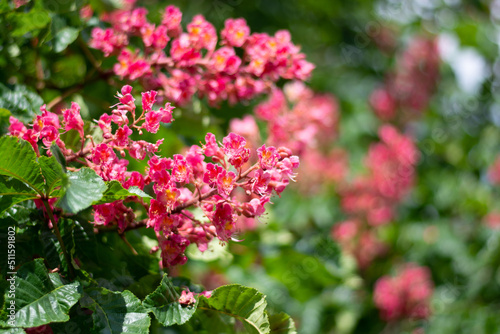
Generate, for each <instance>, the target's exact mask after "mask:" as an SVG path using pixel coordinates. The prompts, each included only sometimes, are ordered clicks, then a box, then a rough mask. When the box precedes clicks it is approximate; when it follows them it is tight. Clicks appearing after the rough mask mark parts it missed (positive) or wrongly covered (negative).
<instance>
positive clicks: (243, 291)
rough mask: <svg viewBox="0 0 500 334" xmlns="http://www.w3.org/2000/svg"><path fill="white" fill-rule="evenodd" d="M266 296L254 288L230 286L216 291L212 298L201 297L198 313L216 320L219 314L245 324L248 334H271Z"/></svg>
mask: <svg viewBox="0 0 500 334" xmlns="http://www.w3.org/2000/svg"><path fill="white" fill-rule="evenodd" d="M266 306H267V302H266V299H265V296H264V295H263V294H262V293H260V292H259V291H257V290H256V289H254V288H248V287H244V286H241V285H239V284H230V285H225V286H221V287H219V288H217V289H215V290H214V291H213V293H212V296H211V297H210V298H206V297H204V296H201V297H200V300H199V303H198V310H197V312H196V313H197V314H198V313H202V312H204V313H208V314H205V316H206V317H208V318H215V317H217V314H218V313H219V315H220V314H222V315H227V316H230V317H233V318H235V319H237V320H239V321H241V322H242V323H243V326H245V329H246V330H247V332H248V333H259V334H260V333H269V331H270V325H269V320H268V317H267V314H266V312H265V309H266Z"/></svg>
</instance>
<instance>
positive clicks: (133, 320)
mask: <svg viewBox="0 0 500 334" xmlns="http://www.w3.org/2000/svg"><path fill="white" fill-rule="evenodd" d="M81 305H82V307H86V308H89V309H91V310H92V311H94V313H92V318H93V320H94V331H95V332H96V333H109V334H114V333H117V334H118V333H130V334H134V333H137V334H141V333H144V334H146V333H149V326H150V324H151V318H150V317H149V315H148V312H147V311H146V310H145V309H144V307H143V306H142V304H141V301H140V300H139V298H137V297H136V296H135V295H134V294H133V293H132V292H130V291H127V290H125V291H123V292H113V291H109V290H107V289H104V288H91V289H88V290H86V291H85V295H84V297H83V298H82V300H81Z"/></svg>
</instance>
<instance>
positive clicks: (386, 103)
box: [370, 38, 439, 120]
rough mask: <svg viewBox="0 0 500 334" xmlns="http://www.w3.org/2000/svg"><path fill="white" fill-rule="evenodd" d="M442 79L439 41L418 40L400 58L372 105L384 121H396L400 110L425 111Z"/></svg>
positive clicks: (374, 97)
mask: <svg viewBox="0 0 500 334" xmlns="http://www.w3.org/2000/svg"><path fill="white" fill-rule="evenodd" d="M438 77H439V52H438V48H437V42H436V41H435V40H428V39H425V38H415V39H413V40H412V41H411V43H410V45H409V46H408V48H407V49H406V50H405V52H404V53H403V55H402V56H401V57H400V58H399V59H398V61H397V67H396V69H395V71H394V72H393V73H392V74H390V75H389V76H388V77H387V78H386V82H385V85H384V86H383V87H380V88H378V89H376V90H375V91H374V92H373V93H372V95H371V97H370V104H371V106H372V108H373V110H374V111H375V114H376V115H377V116H378V117H379V118H380V119H382V120H393V119H394V118H396V116H397V111H398V110H405V111H406V110H408V111H415V112H421V111H423V110H424V109H425V108H426V107H427V105H428V103H429V100H430V98H431V96H432V94H433V92H434V90H435V88H436V83H437V80H438ZM414 114H415V113H414ZM417 114H418V113H417Z"/></svg>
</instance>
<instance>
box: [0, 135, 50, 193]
mask: <svg viewBox="0 0 500 334" xmlns="http://www.w3.org/2000/svg"><path fill="white" fill-rule="evenodd" d="M0 174H1V175H7V176H11V177H13V178H16V179H18V180H20V181H22V182H24V183H25V184H27V185H28V186H29V187H30V188H31V189H33V190H34V191H36V192H37V193H38V194H40V195H43V194H44V189H45V182H44V179H43V176H42V173H41V172H40V165H39V164H38V163H37V162H36V155H35V151H33V148H32V147H31V144H30V143H28V142H27V141H25V140H22V139H19V138H16V137H11V136H4V137H1V138H0Z"/></svg>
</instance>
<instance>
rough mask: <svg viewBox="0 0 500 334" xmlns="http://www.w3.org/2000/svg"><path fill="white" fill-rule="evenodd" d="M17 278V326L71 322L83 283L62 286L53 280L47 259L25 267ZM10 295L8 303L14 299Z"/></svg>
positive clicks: (7, 295)
mask: <svg viewBox="0 0 500 334" xmlns="http://www.w3.org/2000/svg"><path fill="white" fill-rule="evenodd" d="M15 281H16V283H15V301H16V304H15V305H16V310H17V312H16V317H15V326H14V327H22V328H30V327H37V326H41V325H44V324H48V323H51V322H64V321H68V320H69V316H68V312H69V310H70V308H71V307H72V306H73V305H74V304H76V302H78V300H79V299H80V296H81V292H80V290H81V288H80V283H79V282H73V283H71V284H66V285H62V284H61V282H60V280H59V282H57V280H55V279H51V277H49V273H48V271H47V268H45V265H44V264H43V259H36V260H34V261H32V262H29V263H27V264H25V265H24V266H22V267H21V268H20V269H19V270H18V272H17V276H16V278H15ZM10 297H11V296H9V294H8V293H6V305H9V304H10V301H11V300H12V299H11V298H10ZM5 311H6V308H4V312H5ZM2 320H4V319H2Z"/></svg>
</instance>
